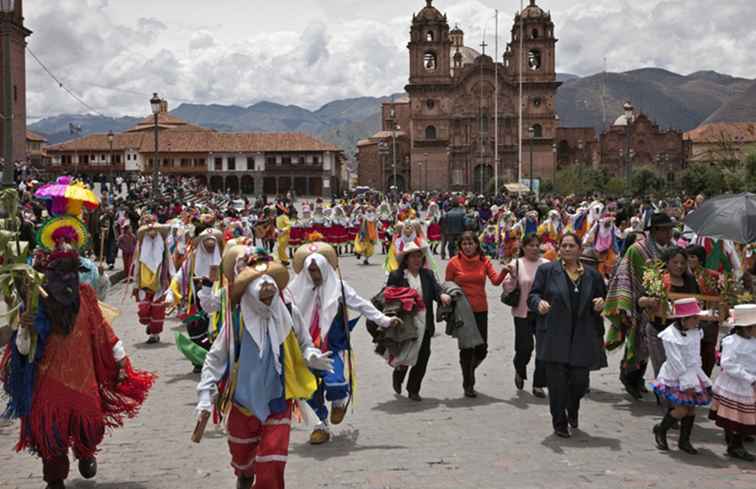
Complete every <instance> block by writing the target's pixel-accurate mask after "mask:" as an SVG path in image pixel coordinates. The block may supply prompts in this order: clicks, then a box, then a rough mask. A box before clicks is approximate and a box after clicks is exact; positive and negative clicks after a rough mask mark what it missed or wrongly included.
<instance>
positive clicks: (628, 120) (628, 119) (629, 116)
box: [624, 102, 635, 188]
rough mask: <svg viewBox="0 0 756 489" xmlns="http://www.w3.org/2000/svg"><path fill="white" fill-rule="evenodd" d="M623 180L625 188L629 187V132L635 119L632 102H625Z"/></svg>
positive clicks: (630, 158) (630, 162)
mask: <svg viewBox="0 0 756 489" xmlns="http://www.w3.org/2000/svg"><path fill="white" fill-rule="evenodd" d="M624 109H625V182H626V186H627V188H630V179H631V178H632V171H631V168H630V165H631V164H632V157H631V156H630V133H631V131H632V127H631V126H632V124H633V121H634V120H635V114H634V113H633V104H631V103H630V102H625V105H624Z"/></svg>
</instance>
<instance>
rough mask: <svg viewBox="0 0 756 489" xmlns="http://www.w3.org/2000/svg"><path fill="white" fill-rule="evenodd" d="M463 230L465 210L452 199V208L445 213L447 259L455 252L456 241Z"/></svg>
mask: <svg viewBox="0 0 756 489" xmlns="http://www.w3.org/2000/svg"><path fill="white" fill-rule="evenodd" d="M464 232H465V210H464V209H463V208H462V207H461V206H460V205H459V203H458V202H457V201H456V200H454V201H453V202H452V209H451V210H450V211H449V212H447V213H446V241H447V242H448V243H449V259H451V258H452V257H453V256H454V255H456V254H457V241H458V240H459V237H460V236H462V233H464Z"/></svg>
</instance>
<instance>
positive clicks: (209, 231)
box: [192, 228, 226, 253]
mask: <svg viewBox="0 0 756 489" xmlns="http://www.w3.org/2000/svg"><path fill="white" fill-rule="evenodd" d="M208 238H215V243H216V244H217V245H218V246H220V250H221V253H223V248H224V246H225V244H226V242H225V241H224V240H223V231H220V230H218V229H215V228H206V229H205V230H203V231H202V232H201V233H199V234H198V235H197V236H195V237H194V239H192V246H193V247H194V249H197V248H198V247H199V245H200V243H201V242H202V241H204V240H206V239H208Z"/></svg>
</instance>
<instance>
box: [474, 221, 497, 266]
mask: <svg viewBox="0 0 756 489" xmlns="http://www.w3.org/2000/svg"><path fill="white" fill-rule="evenodd" d="M478 239H479V240H480V248H481V249H482V250H483V254H485V255H486V256H487V257H489V258H491V259H495V258H496V225H495V224H494V223H489V224H488V225H487V226H486V228H485V229H484V230H483V232H482V233H480V236H479V237H478Z"/></svg>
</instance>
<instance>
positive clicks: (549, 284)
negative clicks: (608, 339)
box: [528, 233, 606, 438]
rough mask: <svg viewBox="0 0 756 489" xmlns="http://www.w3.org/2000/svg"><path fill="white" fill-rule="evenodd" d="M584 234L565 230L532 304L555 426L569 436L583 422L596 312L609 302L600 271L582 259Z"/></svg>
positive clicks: (539, 277)
mask: <svg viewBox="0 0 756 489" xmlns="http://www.w3.org/2000/svg"><path fill="white" fill-rule="evenodd" d="M580 247H581V245H580V240H579V239H578V237H577V236H576V235H574V234H572V233H567V234H565V235H564V236H562V239H561V241H560V243H559V255H560V259H559V260H558V261H555V262H552V263H547V264H544V265H541V266H540V267H539V268H538V270H537V271H536V275H535V279H534V281H533V288H532V289H531V290H530V294H529V296H528V307H529V308H530V310H531V311H534V312H537V313H538V314H539V317H538V319H537V323H536V344H537V358H538V360H541V361H542V362H544V366H545V370H546V383H547V386H548V389H549V406H550V409H551V417H552V423H553V426H554V432H555V433H556V435H557V436H560V437H563V438H568V437H569V436H570V431H569V427H568V425H569V426H571V427H572V428H573V429H576V428H577V427H578V410H579V409H580V399H581V398H582V397H583V396H584V395H585V392H586V390H587V388H588V373H589V370H590V368H591V367H592V366H593V365H594V363H595V360H596V358H595V356H596V353H597V351H596V314H597V313H600V312H601V310H602V309H603V307H604V295H605V293H606V292H605V290H606V289H605V287H604V282H603V279H602V277H601V275H599V273H598V272H597V271H596V270H594V269H591V268H587V267H583V266H582V265H581V264H580V261H579V256H580V251H581V250H580Z"/></svg>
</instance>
